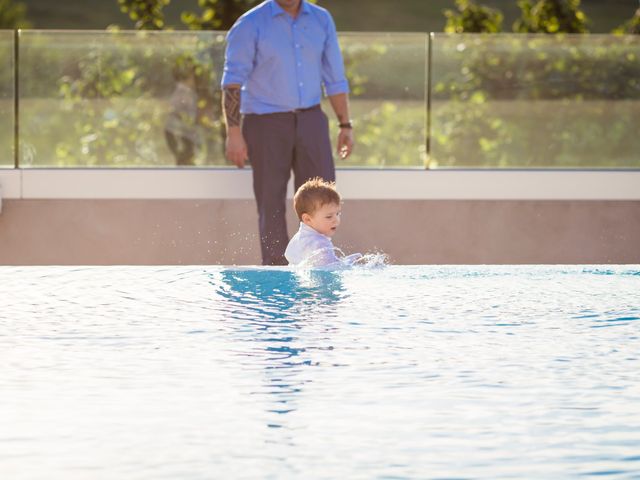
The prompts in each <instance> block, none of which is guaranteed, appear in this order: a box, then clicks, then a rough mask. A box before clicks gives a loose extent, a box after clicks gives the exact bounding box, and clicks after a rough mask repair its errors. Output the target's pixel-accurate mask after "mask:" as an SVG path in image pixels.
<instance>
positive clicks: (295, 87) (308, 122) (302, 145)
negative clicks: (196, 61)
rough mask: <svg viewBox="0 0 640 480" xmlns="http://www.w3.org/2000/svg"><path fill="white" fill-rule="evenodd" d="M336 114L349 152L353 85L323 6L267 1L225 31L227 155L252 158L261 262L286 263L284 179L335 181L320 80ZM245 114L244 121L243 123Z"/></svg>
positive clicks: (343, 153)
mask: <svg viewBox="0 0 640 480" xmlns="http://www.w3.org/2000/svg"><path fill="white" fill-rule="evenodd" d="M323 86H324V90H325V92H326V94H327V96H328V97H329V100H330V102H331V106H332V108H333V110H334V111H335V113H336V116H337V117H338V123H339V126H340V134H339V136H338V143H337V149H338V154H339V155H340V157H342V158H346V157H348V156H349V155H350V154H351V150H352V149H353V134H352V126H351V121H350V116H349V101H348V92H349V85H348V83H347V79H346V77H345V74H344V64H343V61H342V55H341V53H340V47H339V45H338V38H337V35H336V27H335V24H334V22H333V19H332V18H331V15H330V14H329V12H328V11H327V10H325V9H324V8H321V7H318V6H316V5H313V4H311V3H309V2H307V1H306V0H267V1H265V2H263V3H261V4H260V5H258V6H257V7H255V8H253V9H252V10H249V11H248V12H247V13H245V14H244V15H243V16H242V17H240V18H239V19H238V21H237V22H236V23H235V24H234V25H233V27H232V28H231V30H230V31H229V34H228V35H227V50H226V56H225V63H224V73H223V76H222V89H223V110H224V115H225V120H226V125H227V140H226V151H227V157H228V158H229V159H230V160H231V161H233V162H234V163H235V164H236V165H237V166H238V168H243V167H244V164H245V161H246V160H247V159H249V160H250V161H251V166H252V168H253V191H254V194H255V197H256V203H257V206H258V217H259V228H260V245H261V250H262V263H263V265H286V264H287V261H286V259H285V258H284V250H285V248H286V246H287V243H288V241H289V236H288V234H287V225H286V221H285V211H286V191H287V183H288V181H289V177H290V175H291V170H293V173H294V183H295V189H296V190H297V189H298V187H299V186H300V185H302V184H303V183H304V182H306V181H307V180H308V179H310V178H313V177H321V178H323V179H324V180H327V181H334V180H335V167H334V164H333V155H332V152H331V141H330V139H329V124H328V119H327V116H326V115H325V114H324V112H323V111H322V110H321V109H320V100H321V97H322V87H323ZM241 116H242V122H241Z"/></svg>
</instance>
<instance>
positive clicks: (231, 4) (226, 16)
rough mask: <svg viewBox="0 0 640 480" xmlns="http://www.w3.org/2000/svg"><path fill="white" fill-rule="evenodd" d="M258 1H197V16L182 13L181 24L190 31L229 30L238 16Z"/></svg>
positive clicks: (188, 12) (192, 13) (195, 14)
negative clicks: (199, 10)
mask: <svg viewBox="0 0 640 480" xmlns="http://www.w3.org/2000/svg"><path fill="white" fill-rule="evenodd" d="M257 3H258V0H198V6H199V7H200V9H201V10H202V11H201V12H200V13H199V14H198V13H194V12H190V11H186V12H183V13H182V23H184V24H185V25H186V26H187V27H189V29H190V30H229V29H230V28H231V26H232V25H233V24H234V23H235V21H236V20H237V19H238V17H239V16H240V15H242V14H243V13H244V12H246V11H247V10H249V9H250V8H251V7H253V6H254V5H256V4H257Z"/></svg>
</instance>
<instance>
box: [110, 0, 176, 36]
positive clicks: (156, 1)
mask: <svg viewBox="0 0 640 480" xmlns="http://www.w3.org/2000/svg"><path fill="white" fill-rule="evenodd" d="M170 1H171V0H118V4H119V5H120V10H121V11H122V13H126V14H128V15H129V18H131V20H133V21H134V22H135V25H136V29H138V30H162V29H163V28H164V14H163V13H162V9H163V8H164V7H165V6H166V5H169V2H170Z"/></svg>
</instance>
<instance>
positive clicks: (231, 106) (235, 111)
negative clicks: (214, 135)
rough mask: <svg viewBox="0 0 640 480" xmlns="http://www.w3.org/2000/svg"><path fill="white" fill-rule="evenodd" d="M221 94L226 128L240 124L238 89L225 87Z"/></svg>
mask: <svg viewBox="0 0 640 480" xmlns="http://www.w3.org/2000/svg"><path fill="white" fill-rule="evenodd" d="M222 96H223V99H224V100H223V104H224V105H223V108H224V115H225V117H226V119H227V128H228V127H238V126H240V89H239V88H225V89H224V90H223V93H222Z"/></svg>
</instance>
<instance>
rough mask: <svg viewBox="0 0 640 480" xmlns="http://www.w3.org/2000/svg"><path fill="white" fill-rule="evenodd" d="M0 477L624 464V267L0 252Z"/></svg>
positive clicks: (633, 452) (633, 368)
mask: <svg viewBox="0 0 640 480" xmlns="http://www.w3.org/2000/svg"><path fill="white" fill-rule="evenodd" d="M0 356H1V357H0V358H1V360H2V361H1V362H0V472H1V473H0V476H1V477H2V478H5V479H12V480H18V479H42V478H46V479H64V480H72V479H82V480H85V479H114V478H117V479H125V478H126V479H162V478H167V479H168V478H171V479H211V478H234V479H235V478H278V479H279V478H302V477H304V478H331V479H345V478H349V479H358V478H367V479H369V478H389V479H391V478H393V479H402V478H483V479H497V478H574V477H575V478H577V477H581V478H582V477H590V476H594V477H596V476H597V477H603V476H604V477H607V478H608V477H611V478H640V266H579V267H578V266H536V267H528V266H519V267H515V266H501V267H495V266H474V267H465V266H389V267H385V268H365V267H360V268H354V269H351V270H345V271H341V272H298V273H296V272H293V271H291V270H289V269H287V268H246V269H245V268H227V267H0Z"/></svg>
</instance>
